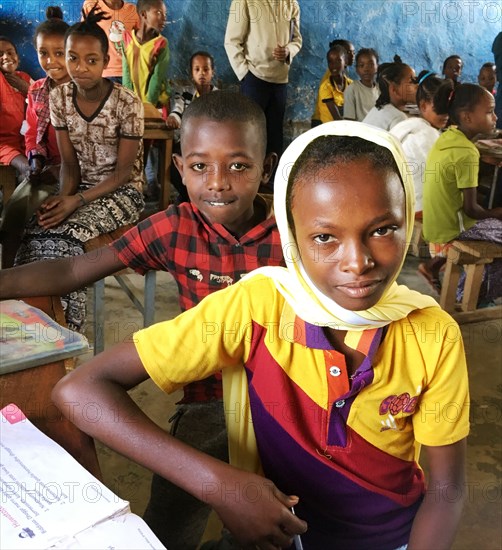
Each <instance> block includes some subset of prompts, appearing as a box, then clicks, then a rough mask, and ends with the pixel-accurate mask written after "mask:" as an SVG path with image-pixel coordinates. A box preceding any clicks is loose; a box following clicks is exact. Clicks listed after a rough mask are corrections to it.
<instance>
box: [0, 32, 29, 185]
mask: <svg viewBox="0 0 502 550" xmlns="http://www.w3.org/2000/svg"><path fill="white" fill-rule="evenodd" d="M18 67H19V55H18V53H17V49H16V46H15V44H14V42H12V41H11V40H10V39H9V38H7V37H6V36H0V105H1V108H2V123H1V124H0V164H10V165H11V166H13V167H14V168H15V169H16V170H17V171H18V172H19V173H20V175H22V176H24V174H25V172H27V171H28V170H29V169H30V165H29V164H28V159H27V158H26V156H25V154H24V152H25V146H24V138H23V136H22V135H21V126H22V124H23V120H24V112H25V102H26V94H27V93H28V88H29V86H30V83H31V77H30V75H29V74H27V73H24V72H23V71H18V70H17V68H18Z"/></svg>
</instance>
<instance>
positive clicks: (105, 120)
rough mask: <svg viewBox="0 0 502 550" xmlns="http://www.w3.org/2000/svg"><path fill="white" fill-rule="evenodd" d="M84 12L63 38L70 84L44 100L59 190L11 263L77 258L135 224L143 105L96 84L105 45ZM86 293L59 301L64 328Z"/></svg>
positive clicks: (78, 314)
mask: <svg viewBox="0 0 502 550" xmlns="http://www.w3.org/2000/svg"><path fill="white" fill-rule="evenodd" d="M102 17H103V13H102V12H99V11H96V10H91V11H90V12H89V15H88V16H87V17H86V18H85V19H84V21H83V22H80V23H76V24H75V25H72V26H71V27H70V28H69V29H68V31H67V33H66V43H65V52H66V60H67V69H68V74H69V75H70V77H71V81H70V82H67V83H66V84H61V85H60V86H56V87H55V88H54V89H53V90H52V91H51V93H50V107H51V122H52V125H53V126H54V128H55V130H56V138H57V143H58V149H59V151H60V153H61V188H60V191H59V194H58V195H55V196H51V197H49V198H48V199H47V200H45V201H44V202H43V203H42V204H41V206H40V208H39V209H38V211H37V213H36V216H33V217H32V219H31V220H30V221H29V222H28V225H27V226H26V230H25V233H24V236H23V240H22V242H21V246H20V247H19V250H18V252H17V255H16V262H15V263H16V264H17V265H20V264H26V263H30V262H34V261H38V260H43V259H49V258H58V257H61V256H78V255H80V254H83V253H84V243H85V242H87V241H88V240H90V239H92V238H94V237H97V236H98V235H101V234H103V233H108V232H110V231H113V230H115V229H117V228H118V227H121V226H123V225H127V224H129V223H135V222H136V221H138V219H139V215H140V212H141V211H142V209H143V207H144V202H143V196H142V193H141V188H142V184H143V162H142V161H143V147H142V136H143V104H142V103H141V101H140V99H139V98H138V97H137V96H136V95H135V94H134V93H133V92H131V91H130V90H127V89H126V88H124V87H123V86H121V85H120V84H114V83H113V82H111V81H110V80H107V79H105V78H103V76H102V73H103V69H104V67H106V64H107V62H108V54H107V49H108V39H107V38H106V34H105V33H104V32H103V30H102V29H101V28H100V27H99V26H98V24H97V23H98V21H100V20H101V18H102ZM85 302H86V293H85V290H80V291H78V292H73V293H71V294H70V295H67V296H64V297H63V306H64V309H65V314H66V321H67V323H68V325H69V326H70V327H71V328H73V329H76V330H80V329H82V328H83V323H84V320H85Z"/></svg>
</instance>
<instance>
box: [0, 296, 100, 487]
mask: <svg viewBox="0 0 502 550" xmlns="http://www.w3.org/2000/svg"><path fill="white" fill-rule="evenodd" d="M24 301H26V302H27V303H29V304H31V305H33V306H35V307H38V308H39V309H41V310H43V311H45V313H47V314H49V315H50V316H51V317H53V318H54V319H56V321H57V322H58V323H61V324H64V322H65V321H64V314H63V310H62V308H61V302H60V301H59V298H57V297H45V296H44V297H37V298H24ZM65 374H66V369H65V363H64V361H56V362H54V363H49V364H47V365H41V366H39V367H33V368H30V369H26V370H22V371H18V372H11V373H8V374H3V375H0V408H3V407H5V406H6V405H8V404H9V403H14V404H15V405H17V406H18V407H19V408H20V409H21V410H22V411H23V412H24V414H25V415H26V416H27V418H28V419H29V420H30V421H31V422H33V424H35V426H36V427H37V428H39V429H40V430H42V431H43V432H44V433H45V434H47V435H48V436H49V437H50V438H52V439H54V441H56V442H57V443H59V444H60V445H61V446H62V447H64V448H65V449H66V450H67V451H68V452H69V453H70V454H71V455H72V456H73V457H74V458H75V459H76V460H77V461H78V462H79V463H80V464H82V466H84V468H86V469H87V470H88V471H89V472H90V473H91V474H93V475H94V476H96V477H97V478H99V479H101V471H100V468H99V464H98V458H97V455H96V449H95V447H94V441H93V439H92V438H91V437H89V436H88V435H87V434H85V433H84V432H82V431H80V430H79V429H78V428H77V427H76V426H75V425H74V424H72V423H71V422H70V421H69V420H67V419H66V418H64V417H63V415H62V414H61V413H60V412H59V410H58V409H57V407H56V405H55V404H54V403H53V402H52V400H51V392H52V389H53V388H54V386H55V385H56V383H57V382H58V381H59V380H60V379H61V378H62V377H63V376H64V375H65Z"/></svg>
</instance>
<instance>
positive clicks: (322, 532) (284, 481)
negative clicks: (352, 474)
mask: <svg viewBox="0 0 502 550" xmlns="http://www.w3.org/2000/svg"><path fill="white" fill-rule="evenodd" d="M249 396H250V402H251V410H252V414H253V423H254V428H255V433H256V437H257V442H258V449H259V453H260V458H261V462H262V465H263V468H264V471H265V474H266V476H267V477H268V478H270V479H271V480H273V481H274V483H275V484H276V485H277V486H278V487H279V489H281V490H282V491H284V492H285V493H286V494H294V495H298V496H299V497H300V503H299V504H298V506H296V507H295V509H296V510H297V514H298V516H300V517H301V518H302V519H304V520H306V521H307V522H308V524H309V530H308V531H307V533H306V534H305V535H302V541H303V542H304V547H305V549H306V550H307V549H309V548H310V549H319V548H331V547H333V546H334V545H335V544H336V546H337V547H340V548H351V549H361V550H367V549H368V548H379V549H382V550H384V549H389V550H392V549H395V548H397V547H399V546H401V545H403V544H405V543H407V541H408V537H409V532H410V529H411V524H412V521H413V518H414V516H415V514H416V510H417V508H418V506H419V505H420V500H421V499H419V500H418V501H416V502H415V503H412V505H411V506H409V507H403V506H401V505H400V504H399V503H397V502H395V501H393V500H392V499H390V498H388V497H386V496H384V495H381V494H378V493H377V492H376V488H375V491H371V490H369V489H367V488H365V487H364V486H362V485H360V484H358V483H356V482H355V481H353V480H351V479H349V478H348V477H347V476H346V475H345V474H344V471H343V466H342V467H340V466H337V468H340V471H338V470H335V469H333V467H332V466H331V463H329V462H328V459H327V458H326V457H324V456H321V455H312V454H310V453H309V452H307V451H306V450H305V449H303V448H302V447H301V446H300V444H299V443H297V442H296V441H295V440H294V439H293V438H292V437H291V436H290V435H289V434H288V433H287V432H285V431H284V429H283V428H282V427H281V426H280V425H279V424H278V423H277V422H276V421H275V420H274V418H273V417H272V416H271V415H270V414H268V412H267V410H266V408H265V407H263V405H262V403H261V401H260V398H259V397H258V395H257V394H256V391H255V390H254V388H253V387H252V384H251V385H250V388H249ZM314 453H315V450H314ZM354 518H357V521H355V520H354Z"/></svg>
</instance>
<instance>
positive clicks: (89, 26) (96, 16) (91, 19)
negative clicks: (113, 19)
mask: <svg viewBox="0 0 502 550" xmlns="http://www.w3.org/2000/svg"><path fill="white" fill-rule="evenodd" d="M82 17H83V21H79V22H78V23H75V24H74V25H72V26H71V27H70V28H69V29H68V30H67V31H66V34H65V38H64V42H65V45H66V41H67V40H68V37H69V36H70V35H72V34H78V35H80V36H94V38H97V39H98V40H99V42H100V44H101V51H102V52H103V54H104V55H108V37H107V36H106V33H105V31H104V30H103V29H102V28H101V27H100V26H99V25H98V23H99V22H100V21H104V20H105V19H110V16H109V15H106V14H105V13H104V12H102V11H101V10H100V9H99V8H98V3H97V2H96V4H94V6H93V7H92V8H91V11H90V12H89V13H88V14H87V15H86V14H85V13H84V10H82Z"/></svg>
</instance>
